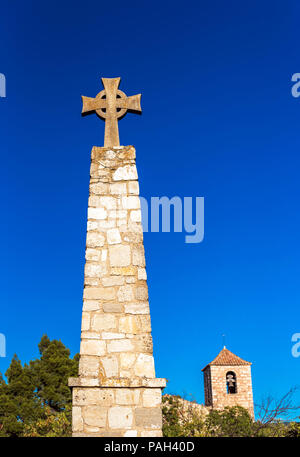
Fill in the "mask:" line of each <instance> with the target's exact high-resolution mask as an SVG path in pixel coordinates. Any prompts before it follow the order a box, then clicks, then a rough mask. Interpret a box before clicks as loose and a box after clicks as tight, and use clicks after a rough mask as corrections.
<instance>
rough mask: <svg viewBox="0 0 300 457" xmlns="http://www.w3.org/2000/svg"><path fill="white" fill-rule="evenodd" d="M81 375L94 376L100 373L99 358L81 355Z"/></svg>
mask: <svg viewBox="0 0 300 457" xmlns="http://www.w3.org/2000/svg"><path fill="white" fill-rule="evenodd" d="M79 375H80V376H82V377H87V378H93V377H96V376H98V375H99V358H98V357H94V356H93V357H90V356H85V355H83V354H82V355H80V359H79Z"/></svg>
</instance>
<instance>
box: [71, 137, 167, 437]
mask: <svg viewBox="0 0 300 457" xmlns="http://www.w3.org/2000/svg"><path fill="white" fill-rule="evenodd" d="M146 279H147V276H146V270H145V256H144V247H143V230H142V224H141V209H140V200H139V185H138V177H137V171H136V165H135V149H134V148H133V147H132V146H119V147H116V148H100V147H94V148H93V150H92V163H91V179H90V197H89V207H88V223H87V241H86V265H85V275H84V294H83V312H82V328H81V330H82V331H81V345H80V361H79V378H70V379H69V385H70V386H71V387H72V390H73V436H107V437H109V436H120V437H121V436H161V428H162V417H161V389H162V388H163V387H165V385H166V381H165V379H157V378H155V371H154V360H153V351H152V337H151V322H150V310H149V303H148V288H147V282H146Z"/></svg>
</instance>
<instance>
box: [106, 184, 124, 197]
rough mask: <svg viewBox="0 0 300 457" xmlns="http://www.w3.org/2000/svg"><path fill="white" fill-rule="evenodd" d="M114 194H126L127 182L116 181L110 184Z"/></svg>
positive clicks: (111, 191)
mask: <svg viewBox="0 0 300 457" xmlns="http://www.w3.org/2000/svg"><path fill="white" fill-rule="evenodd" d="M109 190H110V193H111V194H112V195H125V194H126V193H127V189H126V183H125V182H114V183H112V184H110V186H109Z"/></svg>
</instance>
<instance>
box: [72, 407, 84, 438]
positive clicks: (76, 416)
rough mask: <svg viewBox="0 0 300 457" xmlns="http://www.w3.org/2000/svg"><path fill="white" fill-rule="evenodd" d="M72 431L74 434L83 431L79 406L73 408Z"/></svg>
mask: <svg viewBox="0 0 300 457" xmlns="http://www.w3.org/2000/svg"><path fill="white" fill-rule="evenodd" d="M72 429H73V432H82V431H83V419H82V415H81V408H80V407H79V406H73V408H72Z"/></svg>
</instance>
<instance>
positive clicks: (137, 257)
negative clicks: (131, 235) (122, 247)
mask: <svg viewBox="0 0 300 457" xmlns="http://www.w3.org/2000/svg"><path fill="white" fill-rule="evenodd" d="M132 264H133V265H137V266H138V267H144V266H145V252H144V247H143V245H140V246H135V247H134V248H133V250H132Z"/></svg>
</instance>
